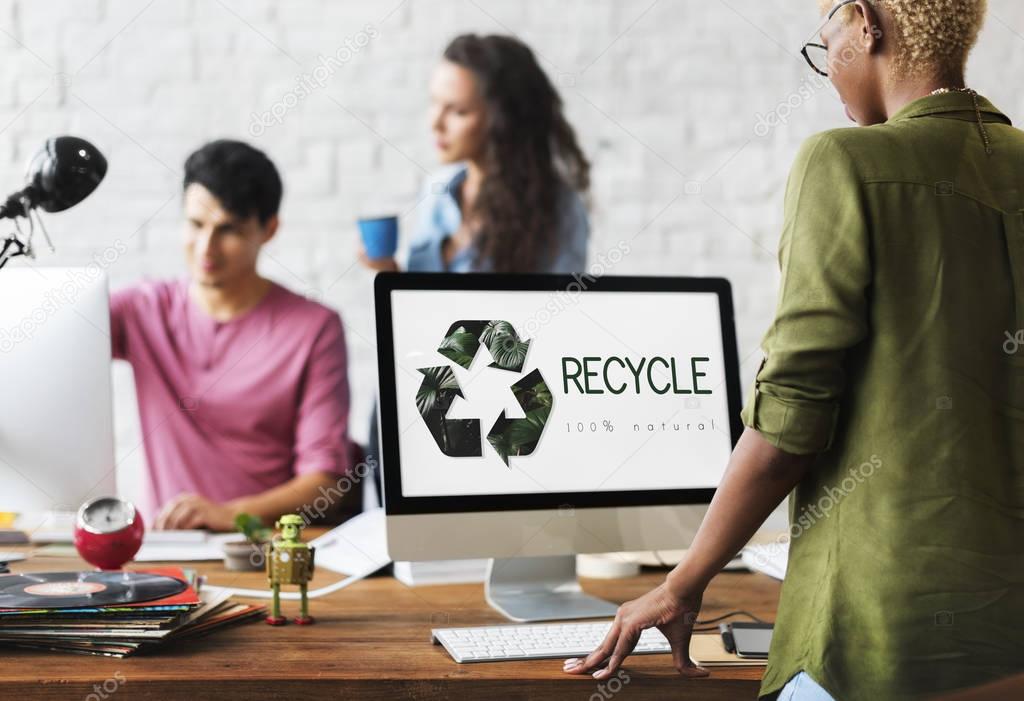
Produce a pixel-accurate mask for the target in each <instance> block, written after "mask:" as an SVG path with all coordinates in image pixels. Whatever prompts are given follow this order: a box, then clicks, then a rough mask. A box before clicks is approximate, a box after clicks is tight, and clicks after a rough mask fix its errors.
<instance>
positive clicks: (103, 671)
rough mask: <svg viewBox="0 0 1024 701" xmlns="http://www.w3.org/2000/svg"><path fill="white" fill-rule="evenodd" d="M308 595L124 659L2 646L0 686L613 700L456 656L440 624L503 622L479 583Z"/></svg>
mask: <svg viewBox="0 0 1024 701" xmlns="http://www.w3.org/2000/svg"><path fill="white" fill-rule="evenodd" d="M192 566H197V569H199V571H200V572H201V573H203V574H205V575H207V576H208V578H209V581H210V583H211V584H216V585H223V586H242V587H262V586H264V583H265V579H264V577H263V575H262V574H261V573H244V574H236V573H232V572H227V571H226V570H224V568H223V566H222V565H221V564H220V563H212V562H204V563H192ZM11 569H12V571H13V572H31V571H61V570H64V571H67V570H78V569H87V567H86V566H85V564H84V563H82V562H80V561H78V560H71V559H58V558H42V557H36V558H32V559H30V560H28V561H27V562H20V563H15V564H12V566H11ZM663 577H664V573H662V572H651V573H645V574H642V575H641V576H639V577H635V578H631V579H626V580H611V581H603V580H584V582H583V585H584V588H585V589H586V590H587V591H588V592H590V593H592V594H595V595H597V596H601V597H604V598H607V599H609V600H612V601H618V602H622V601H626V600H628V599H631V598H634V597H636V596H639V595H640V594H643V593H644V592H646V591H648V590H649V589H650V588H651V587H653V586H655V585H656V584H657V583H658V582H660V581H661V580H662V578H663ZM337 579H339V575H336V574H334V573H333V572H328V571H326V570H322V569H321V570H318V571H317V575H316V578H315V580H314V585H313V586H314V587H317V586H323V585H325V584H328V583H330V582H333V581H336V580H337ZM779 588H780V584H779V583H778V582H776V581H774V580H772V579H770V578H768V577H765V576H764V575H759V574H747V573H723V574H721V575H719V576H718V577H716V578H715V580H714V581H713V582H712V583H711V586H710V587H709V589H708V591H707V594H706V596H705V597H704V609H703V611H702V614H701V615H702V617H703V618H708V617H711V616H715V615H718V614H720V613H724V612H726V611H729V610H732V609H746V610H748V611H750V612H752V613H754V614H756V615H758V616H760V617H762V618H765V619H766V620H774V618H775V609H776V606H777V604H778V597H779ZM310 603H311V612H312V614H313V615H314V616H315V617H316V619H317V623H316V625H313V626H307V627H300V626H296V625H288V626H284V627H282V628H272V627H270V626H268V625H265V624H263V623H262V622H258V623H251V624H247V625H241V626H238V627H235V628H229V629H226V630H221V631H217V632H214V633H213V634H212V635H210V636H209V637H206V638H201V639H198V640H194V641H191V642H187V643H186V642H182V643H181V644H179V645H176V646H168V647H166V648H161V649H160V651H159V652H157V653H155V654H150V655H148V656H140V657H129V658H126V659H121V660H119V659H110V658H103V657H91V656H85V655H73V654H58V653H53V654H50V653H37V652H32V651H28V650H18V649H13V648H0V656H2V659H3V662H2V664H0V689H2V694H0V695H2V697H3V698H4V699H61V700H62V701H63V700H65V699H88V700H89V701H94V699H107V698H111V699H114V701H127V700H128V699H153V700H154V701H172V700H173V699H188V700H189V701H198V700H199V699H208V698H214V699H217V700H218V701H230V700H233V699H246V700H248V699H289V700H293V701H306V700H312V699H332V700H337V699H345V700H346V701H348V700H349V699H450V698H458V699H460V701H461V700H466V699H473V698H486V699H489V700H490V701H505V700H506V699H551V700H552V701H554V700H558V701H565V700H571V699H581V700H586V699H605V698H610V696H602V695H601V692H600V689H599V687H598V683H597V682H595V681H594V680H593V679H591V678H589V677H582V678H581V677H572V676H569V675H566V674H563V673H562V671H561V670H562V661H561V660H539V661H519V662H499V663H483V664H465V665H459V664H456V663H455V662H453V661H452V660H451V658H450V657H449V656H448V654H447V653H446V652H445V651H444V649H443V648H442V647H441V646H439V645H432V644H431V642H430V629H431V628H433V627H444V626H460V625H486V624H496V623H503V622H506V621H505V620H504V619H503V618H502V617H501V616H500V615H499V614H498V613H496V612H495V611H493V610H492V609H491V608H490V607H489V606H488V605H487V603H486V602H485V601H484V594H483V586H482V585H479V584H475V585H473V584H466V585H445V586H430V587H418V588H415V589H414V588H409V587H406V586H405V585H403V584H401V583H399V582H397V581H395V580H394V579H391V578H390V577H383V576H381V577H375V578H372V579H369V580H366V581H364V582H359V583H357V584H355V585H353V586H351V587H349V588H347V589H344V590H342V591H340V592H336V593H335V594H333V595H331V596H328V597H327V598H325V599H317V600H314V601H312V602H310ZM297 605H298V604H297V602H290V601H289V602H284V603H283V606H284V607H285V608H284V612H285V614H286V615H289V616H293V615H294V614H295V611H296V610H297ZM625 669H626V671H627V673H628V674H629V678H630V681H629V683H628V684H627V685H626V686H625V687H624V688H623V689H622V690H621V691H620V692H619V693H618V694H615V698H616V699H623V700H625V699H658V700H659V701H666V699H670V698H672V699H676V698H679V699H682V698H685V699H755V698H756V697H757V689H758V685H759V680H760V678H761V674H762V669H761V668H756V667H747V668H740V669H731V670H712V676H711V677H710V678H708V679H701V680H694V681H685V680H683V679H681V678H680V677H679V676H678V675H677V674H676V673H675V670H674V669H673V668H672V665H671V660H670V658H669V656H668V655H649V656H638V657H631V658H629V659H628V660H627V661H626V665H625ZM121 679H123V680H124V681H123V682H120V681H119V680H121ZM105 680H116V681H118V687H117V691H116V692H115V693H113V694H105V692H103V683H104V681H105ZM113 683H114V682H111V684H110V685H108V686H111V687H112V685H113ZM96 685H99V686H96ZM97 691H99V692H101V693H104V694H105V695H100V694H99V693H97ZM606 693H607V692H606ZM595 694H597V695H596V696H595Z"/></svg>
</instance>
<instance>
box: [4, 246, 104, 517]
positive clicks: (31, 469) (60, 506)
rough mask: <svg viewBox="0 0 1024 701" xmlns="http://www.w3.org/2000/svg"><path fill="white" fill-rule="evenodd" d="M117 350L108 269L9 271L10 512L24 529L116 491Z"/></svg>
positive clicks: (6, 293)
mask: <svg viewBox="0 0 1024 701" xmlns="http://www.w3.org/2000/svg"><path fill="white" fill-rule="evenodd" d="M110 352H111V351H110V311H109V305H108V299H107V278H106V275H104V274H103V273H102V271H100V270H98V269H97V268H95V267H90V268H46V267H36V266H32V267H7V268H5V269H4V270H0V381H2V383H3V390H2V391H0V484H2V485H3V487H2V489H0V511H7V512H15V513H18V514H19V517H18V520H17V526H18V528H19V529H21V530H24V531H28V532H32V531H35V530H36V529H38V528H49V527H52V526H53V525H54V523H53V516H54V514H68V513H73V512H74V511H75V510H76V509H77V508H78V507H79V506H80V505H81V504H82V503H83V502H84V501H86V500H87V499H90V498H93V497H97V496H106V495H112V494H114V493H115V486H114V466H115V462H114V430H113V416H112V408H111V375H110ZM58 525H59V524H58ZM65 525H66V524H65Z"/></svg>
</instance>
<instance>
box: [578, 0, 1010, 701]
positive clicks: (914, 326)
mask: <svg viewBox="0 0 1024 701" xmlns="http://www.w3.org/2000/svg"><path fill="white" fill-rule="evenodd" d="M825 10H826V17H825V20H824V22H823V25H822V29H821V30H820V37H821V39H820V41H821V43H820V44H818V45H817V46H815V45H809V46H808V47H807V49H806V53H807V57H808V61H809V62H811V63H812V65H813V66H815V67H816V69H817V70H819V72H822V73H826V74H828V75H829V77H830V78H831V80H832V82H833V83H834V84H835V86H836V88H837V90H838V92H839V94H840V96H841V97H842V99H843V101H844V103H845V104H846V107H847V111H848V114H849V115H850V116H851V118H852V119H854V120H855V121H856V122H858V123H859V124H860V125H862V128H856V129H840V130H834V131H830V132H826V133H824V134H819V135H817V136H815V137H813V138H811V139H810V140H808V141H807V143H806V144H805V145H804V147H803V148H802V149H801V151H800V154H799V156H798V157H797V160H796V163H795V165H794V167H793V171H792V174H791V176H790V180H789V185H788V187H787V193H786V203H785V205H786V206H785V209H786V214H785V219H784V228H783V232H782V238H781V242H780V252H779V260H780V264H781V268H782V284H781V293H780V298H779V305H778V310H777V314H776V318H775V321H774V322H773V324H772V326H771V328H770V329H769V331H768V333H767V335H766V336H765V339H764V343H763V347H764V350H765V354H766V357H765V361H764V364H763V365H762V367H761V370H760V371H759V373H758V375H757V381H756V384H755V388H754V392H753V395H752V396H751V398H750V400H749V401H748V403H747V406H746V408H745V409H744V412H743V420H744V423H745V424H746V425H747V427H748V428H747V430H746V431H745V432H744V433H743V435H742V437H741V438H740V441H739V443H738V445H737V447H736V450H735V452H734V453H733V456H732V459H731V461H730V465H729V468H728V471H727V472H726V475H725V477H724V479H723V481H722V484H721V486H720V487H719V489H718V491H717V493H716V495H715V498H714V501H713V502H712V504H711V507H710V509H709V511H708V514H707V517H706V518H705V521H704V523H703V525H702V527H701V529H700V531H699V533H698V534H697V536H696V538H695V540H694V542H693V544H692V547H691V548H690V550H689V551H688V553H687V556H686V558H685V559H684V560H683V561H682V562H681V563H680V565H679V566H678V567H676V569H674V570H673V571H672V572H671V573H670V574H669V575H668V577H667V578H666V581H665V583H664V584H662V585H661V586H660V587H658V588H657V589H655V590H654V591H652V592H650V593H649V594H647V595H645V596H643V597H641V598H640V599H637V600H635V601H631V602H628V603H626V604H623V606H622V607H621V608H620V609H619V612H618V615H617V617H616V619H615V623H614V624H613V626H612V629H611V631H610V633H609V635H608V637H607V639H606V640H605V642H604V643H603V644H602V646H601V647H600V648H599V649H598V650H596V651H595V652H594V653H593V654H591V655H590V656H589V657H587V658H586V659H584V660H569V661H568V662H567V663H566V671H567V672H570V673H574V674H582V673H593V674H594V676H595V677H596V678H598V679H605V678H608V677H609V676H610V675H612V674H614V673H615V672H616V670H617V668H618V667H619V665H621V664H622V661H623V659H624V658H625V657H626V656H627V655H628V654H629V653H630V652H631V651H632V650H633V647H634V645H635V644H636V641H637V638H638V636H639V634H640V632H641V631H642V630H643V629H645V628H650V627H657V628H659V629H660V630H661V631H662V632H663V633H664V634H665V635H666V636H667V637H668V639H669V641H670V642H671V643H672V647H673V660H674V663H675V666H676V668H677V669H678V670H679V672H680V673H681V674H682V675H684V676H687V677H694V676H703V675H706V674H707V671H706V670H703V669H701V668H698V667H696V666H694V664H693V663H692V662H691V661H690V659H689V656H688V646H689V641H690V635H691V632H692V628H693V623H694V621H695V620H696V617H697V613H698V611H699V610H700V603H701V596H702V594H703V592H704V589H705V587H706V585H707V583H708V581H709V580H710V579H711V578H712V577H713V576H714V575H715V574H716V573H717V572H718V571H719V570H720V569H721V567H722V566H723V565H724V564H725V563H726V562H728V561H729V559H730V558H731V557H732V556H733V555H734V554H735V553H736V552H737V551H738V550H739V549H740V548H741V547H742V546H743V545H744V544H745V543H746V542H747V540H748V538H749V537H750V536H751V535H752V534H753V533H754V531H755V530H756V529H757V527H758V526H759V525H760V524H761V523H762V522H763V520H764V519H765V518H766V517H767V516H768V514H769V513H770V512H771V511H772V510H773V509H774V508H775V506H776V505H777V504H778V503H779V502H780V501H781V500H782V498H783V497H785V496H786V495H787V494H789V493H790V492H792V495H791V500H790V517H791V523H792V527H791V536H792V538H791V543H790V555H789V568H788V572H787V574H786V580H785V583H784V585H783V589H782V600H781V603H780V605H779V611H778V618H777V621H776V627H775V633H774V637H773V640H772V647H771V653H770V656H769V662H768V668H767V671H766V674H765V677H764V681H763V684H762V687H761V693H762V694H763V695H774V694H775V693H776V692H779V690H780V689H783V687H786V688H785V690H784V691H783V693H782V695H781V696H780V698H781V699H791V698H792V699H820V698H824V699H828V698H830V697H834V698H837V699H842V700H844V701H845V700H847V699H870V700H871V701H877V700H878V699H893V698H917V697H921V696H927V695H929V694H934V693H939V692H942V691H946V690H951V689H955V688H960V687H965V686H969V685H974V684H979V683H982V682H985V681H988V680H991V679H995V678H999V677H1005V676H1008V675H1010V674H1013V673H1015V672H1019V671H1022V670H1024V342H1022V340H1024V133H1022V132H1020V131H1018V130H1017V129H1014V128H1013V127H1012V126H1011V125H1010V120H1009V119H1007V118H1006V116H1005V115H1003V114H1002V113H1001V112H1000V111H999V110H997V109H996V108H995V107H994V106H993V105H992V104H991V103H990V102H989V101H988V100H986V99H985V98H983V97H981V96H979V95H977V94H976V93H974V92H973V91H971V90H967V89H966V88H965V87H964V64H965V62H966V58H967V54H968V53H969V51H970V49H971V48H972V46H973V44H974V42H975V40H976V38H977V33H978V29H979V27H980V25H981V23H982V19H983V16H984V13H985V2H984V0H844V1H843V2H836V3H829V4H828V6H827V7H826V8H825ZM815 43H816V44H817V40H816V41H815Z"/></svg>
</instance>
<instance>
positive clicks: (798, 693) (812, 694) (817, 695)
mask: <svg viewBox="0 0 1024 701" xmlns="http://www.w3.org/2000/svg"><path fill="white" fill-rule="evenodd" d="M775 701H835V699H833V698H832V696H831V695H829V693H828V692H827V691H825V690H824V689H822V688H821V687H820V686H818V682H816V681H814V680H813V679H811V677H810V675H809V674H807V673H806V672H800V673H799V674H796V675H794V676H793V678H792V679H790V680H789V681H788V682H787V683H786V686H784V687H782V691H780V692H779V695H778V696H776V697H775Z"/></svg>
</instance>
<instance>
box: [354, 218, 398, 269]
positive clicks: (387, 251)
mask: <svg viewBox="0 0 1024 701" xmlns="http://www.w3.org/2000/svg"><path fill="white" fill-rule="evenodd" d="M359 233H360V234H361V235H362V237H363V247H364V248H365V249H366V255H367V257H368V258H371V259H377V258H391V257H392V256H394V255H395V251H397V250H398V217H375V218H373V219H360V220H359Z"/></svg>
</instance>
